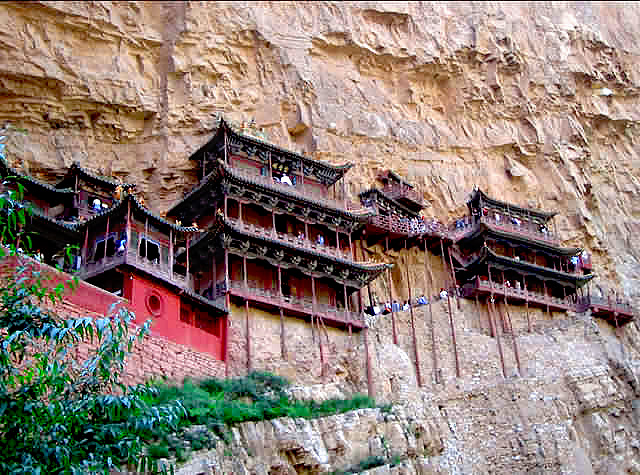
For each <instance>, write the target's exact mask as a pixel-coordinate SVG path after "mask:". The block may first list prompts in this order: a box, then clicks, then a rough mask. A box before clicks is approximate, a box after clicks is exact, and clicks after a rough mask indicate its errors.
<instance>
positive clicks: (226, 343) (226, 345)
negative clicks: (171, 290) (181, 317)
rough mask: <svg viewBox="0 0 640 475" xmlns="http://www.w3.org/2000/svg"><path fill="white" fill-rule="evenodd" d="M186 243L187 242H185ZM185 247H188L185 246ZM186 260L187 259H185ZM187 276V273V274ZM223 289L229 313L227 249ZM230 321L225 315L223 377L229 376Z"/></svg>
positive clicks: (229, 290)
mask: <svg viewBox="0 0 640 475" xmlns="http://www.w3.org/2000/svg"><path fill="white" fill-rule="evenodd" d="M187 244H188V243H187ZM187 249H189V247H188V246H187ZM187 262H189V260H188V259H187ZM187 278H188V275H187ZM224 290H225V298H224V301H225V304H226V306H227V312H229V315H231V293H230V292H231V287H230V285H229V251H228V250H227V249H225V250H224ZM230 324H231V321H230V320H229V318H228V317H227V332H226V336H225V340H224V374H225V377H227V378H228V377H229V326H230Z"/></svg>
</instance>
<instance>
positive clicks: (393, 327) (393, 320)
mask: <svg viewBox="0 0 640 475" xmlns="http://www.w3.org/2000/svg"><path fill="white" fill-rule="evenodd" d="M385 238H386V241H385V242H386V248H387V252H389V236H385ZM387 282H388V284H389V303H390V304H391V331H392V333H393V344H394V345H397V344H398V332H397V330H396V314H395V311H394V310H393V290H392V288H391V285H392V281H391V269H387Z"/></svg>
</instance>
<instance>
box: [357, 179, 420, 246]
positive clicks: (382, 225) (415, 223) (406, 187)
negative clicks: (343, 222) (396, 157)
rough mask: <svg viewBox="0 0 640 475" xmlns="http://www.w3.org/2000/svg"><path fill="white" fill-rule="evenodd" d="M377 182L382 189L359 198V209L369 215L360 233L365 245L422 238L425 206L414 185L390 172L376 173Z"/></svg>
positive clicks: (376, 189)
mask: <svg viewBox="0 0 640 475" xmlns="http://www.w3.org/2000/svg"><path fill="white" fill-rule="evenodd" d="M377 180H378V181H379V182H380V184H381V185H382V186H380V187H372V188H370V189H368V190H365V191H363V192H362V193H360V194H359V198H360V202H361V203H362V205H363V206H364V207H366V208H368V209H370V210H371V211H372V216H370V217H369V219H368V221H367V225H366V228H365V229H364V230H363V231H364V233H363V234H364V236H365V238H366V240H367V243H368V244H373V243H374V242H375V241H378V240H380V239H381V238H384V239H385V240H387V242H388V241H389V240H391V241H392V242H393V241H394V240H396V239H405V238H407V237H408V236H415V235H418V234H421V231H422V228H421V225H422V223H423V221H422V218H421V217H420V211H422V209H423V208H424V207H425V203H424V201H423V199H422V197H421V196H420V194H419V193H418V192H417V191H416V190H415V189H414V187H413V185H411V184H410V183H408V182H407V181H406V180H405V179H404V178H402V177H401V176H400V175H398V174H397V173H395V172H393V171H392V170H385V171H383V172H381V173H379V174H378V176H377Z"/></svg>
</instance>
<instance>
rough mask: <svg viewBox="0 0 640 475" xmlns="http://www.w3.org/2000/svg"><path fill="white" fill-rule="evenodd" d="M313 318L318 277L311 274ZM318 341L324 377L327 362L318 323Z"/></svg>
mask: <svg viewBox="0 0 640 475" xmlns="http://www.w3.org/2000/svg"><path fill="white" fill-rule="evenodd" d="M311 295H312V301H311V318H312V319H313V317H314V315H315V314H316V279H315V277H313V276H311ZM318 341H319V343H320V377H321V378H324V375H325V373H324V372H325V363H324V346H323V345H322V335H321V333H320V326H319V325H318Z"/></svg>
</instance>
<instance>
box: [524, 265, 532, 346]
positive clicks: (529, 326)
mask: <svg viewBox="0 0 640 475" xmlns="http://www.w3.org/2000/svg"><path fill="white" fill-rule="evenodd" d="M522 288H523V289H524V304H525V308H526V311H527V330H528V331H529V333H531V332H532V331H533V330H532V328H531V317H530V316H529V291H528V290H527V281H526V276H525V275H524V274H522Z"/></svg>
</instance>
